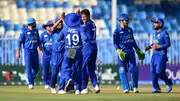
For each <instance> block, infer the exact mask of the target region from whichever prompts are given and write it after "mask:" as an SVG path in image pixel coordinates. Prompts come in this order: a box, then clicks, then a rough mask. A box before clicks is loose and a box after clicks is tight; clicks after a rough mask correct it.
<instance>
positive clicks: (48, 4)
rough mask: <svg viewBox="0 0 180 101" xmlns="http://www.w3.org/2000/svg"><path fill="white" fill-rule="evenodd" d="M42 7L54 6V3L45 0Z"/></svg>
mask: <svg viewBox="0 0 180 101" xmlns="http://www.w3.org/2000/svg"><path fill="white" fill-rule="evenodd" d="M44 7H45V8H54V4H53V2H50V1H46V2H45V4H44Z"/></svg>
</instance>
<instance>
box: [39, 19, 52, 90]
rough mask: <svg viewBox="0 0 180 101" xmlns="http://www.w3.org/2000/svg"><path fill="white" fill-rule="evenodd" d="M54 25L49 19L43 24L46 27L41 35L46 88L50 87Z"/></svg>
mask: <svg viewBox="0 0 180 101" xmlns="http://www.w3.org/2000/svg"><path fill="white" fill-rule="evenodd" d="M52 26H53V22H52V21H48V22H47V23H46V24H44V25H43V28H44V29H46V30H45V31H44V32H43V33H42V34H41V36H40V40H41V44H42V49H43V54H44V55H43V57H42V68H43V79H44V85H45V89H48V88H49V81H48V80H49V79H48V77H49V69H50V61H51V53H52Z"/></svg>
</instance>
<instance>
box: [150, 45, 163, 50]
mask: <svg viewBox="0 0 180 101" xmlns="http://www.w3.org/2000/svg"><path fill="white" fill-rule="evenodd" d="M151 47H152V49H154V50H156V49H160V48H161V46H160V45H152V46H151Z"/></svg>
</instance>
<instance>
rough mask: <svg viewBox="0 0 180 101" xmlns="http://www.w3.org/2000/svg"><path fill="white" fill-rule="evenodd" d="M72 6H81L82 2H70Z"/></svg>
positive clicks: (73, 0)
mask: <svg viewBox="0 0 180 101" xmlns="http://www.w3.org/2000/svg"><path fill="white" fill-rule="evenodd" d="M69 2H70V3H71V4H72V6H80V0H69Z"/></svg>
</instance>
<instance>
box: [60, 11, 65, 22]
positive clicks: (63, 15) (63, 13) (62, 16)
mask: <svg viewBox="0 0 180 101" xmlns="http://www.w3.org/2000/svg"><path fill="white" fill-rule="evenodd" d="M61 19H62V20H63V21H64V19H65V12H62V14H61Z"/></svg>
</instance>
